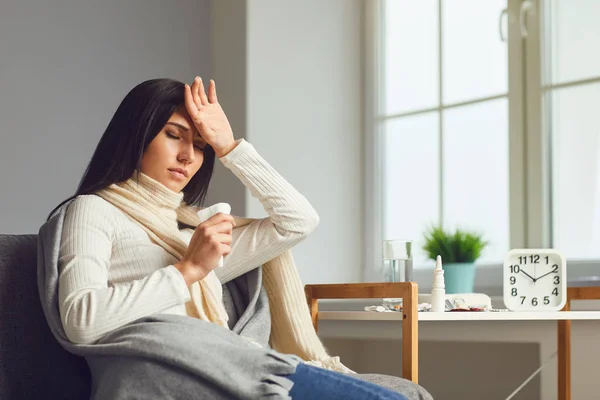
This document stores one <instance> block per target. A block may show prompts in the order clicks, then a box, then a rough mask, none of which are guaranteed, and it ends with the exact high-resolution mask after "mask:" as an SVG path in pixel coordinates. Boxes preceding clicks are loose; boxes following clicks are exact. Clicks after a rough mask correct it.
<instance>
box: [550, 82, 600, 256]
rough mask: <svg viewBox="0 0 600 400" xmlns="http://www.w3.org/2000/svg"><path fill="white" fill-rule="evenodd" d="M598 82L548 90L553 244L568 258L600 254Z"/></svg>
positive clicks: (599, 90)
mask: <svg viewBox="0 0 600 400" xmlns="http://www.w3.org/2000/svg"><path fill="white" fill-rule="evenodd" d="M598 104H600V84H593V85H586V86H578V87H570V88H564V89H560V90H555V91H554V93H553V94H552V116H553V118H552V136H553V161H552V167H553V168H552V172H553V174H552V175H553V179H552V187H553V197H552V205H553V236H554V237H553V239H554V242H553V245H554V246H555V247H556V248H558V249H560V250H561V251H562V252H563V253H564V254H565V256H566V257H569V258H591V257H595V258H598V257H600V130H599V129H598Z"/></svg>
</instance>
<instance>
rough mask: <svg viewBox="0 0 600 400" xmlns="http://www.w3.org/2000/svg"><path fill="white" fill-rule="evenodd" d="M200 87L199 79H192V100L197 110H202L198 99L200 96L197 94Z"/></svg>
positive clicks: (200, 101)
mask: <svg viewBox="0 0 600 400" xmlns="http://www.w3.org/2000/svg"><path fill="white" fill-rule="evenodd" d="M199 86H200V77H198V76H197V77H195V78H194V83H192V98H193V99H194V104H196V108H197V109H198V110H199V109H200V108H202V100H201V99H200V95H199V93H198V87H199Z"/></svg>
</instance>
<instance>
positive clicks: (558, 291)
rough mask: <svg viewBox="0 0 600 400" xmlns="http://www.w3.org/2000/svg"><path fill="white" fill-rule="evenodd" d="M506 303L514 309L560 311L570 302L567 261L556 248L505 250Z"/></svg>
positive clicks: (504, 285)
mask: <svg viewBox="0 0 600 400" xmlns="http://www.w3.org/2000/svg"><path fill="white" fill-rule="evenodd" d="M503 287H504V296H503V298H504V305H505V306H506V308H508V309H509V310H512V311H559V310H561V309H562V308H563V307H564V305H565V303H566V302H567V263H566V261H565V258H564V257H563V255H562V254H561V253H560V252H559V251H558V250H555V249H513V250H510V251H509V252H508V253H507V254H506V258H505V259H504V273H503Z"/></svg>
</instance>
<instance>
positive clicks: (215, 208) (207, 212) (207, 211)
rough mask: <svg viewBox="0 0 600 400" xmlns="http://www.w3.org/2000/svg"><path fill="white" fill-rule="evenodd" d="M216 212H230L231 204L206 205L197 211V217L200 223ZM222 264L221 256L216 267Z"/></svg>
mask: <svg viewBox="0 0 600 400" xmlns="http://www.w3.org/2000/svg"><path fill="white" fill-rule="evenodd" d="M218 213H223V214H230V213H231V206H230V205H229V204H227V203H217V204H213V205H212V206H210V207H206V208H204V209H202V210H200V211H198V218H200V223H203V222H204V221H206V220H207V219H209V218H210V217H212V216H213V215H215V214H218ZM222 266H223V257H221V259H220V260H219V264H217V267H222Z"/></svg>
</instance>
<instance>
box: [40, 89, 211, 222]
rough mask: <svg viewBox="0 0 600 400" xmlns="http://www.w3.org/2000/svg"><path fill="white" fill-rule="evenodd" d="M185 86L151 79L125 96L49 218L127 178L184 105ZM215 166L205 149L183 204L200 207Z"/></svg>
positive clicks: (209, 150) (185, 190) (137, 167)
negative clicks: (73, 188) (75, 182)
mask: <svg viewBox="0 0 600 400" xmlns="http://www.w3.org/2000/svg"><path fill="white" fill-rule="evenodd" d="M183 93H184V84H183V83H182V82H179V81H176V80H173V79H151V80H148V81H145V82H142V83H140V84H139V85H137V86H136V87H134V88H133V89H132V90H131V91H130V92H129V93H128V94H127V96H125V98H124V99H123V101H122V102H121V104H120V105H119V108H117V111H116V112H115V114H114V115H113V117H112V119H111V120H110V123H109V124H108V126H107V128H106V130H105V131H104V134H103V135H102V137H101V138H100V142H98V145H97V146H96V150H95V151H94V155H93V156H92V159H91V160H90V163H89V164H88V166H87V169H86V171H85V173H84V175H83V177H82V178H81V181H80V183H79V187H78V188H77V191H76V192H75V194H74V195H73V196H71V197H69V198H68V199H66V200H64V201H63V202H62V203H60V204H59V205H58V206H56V208H54V210H52V212H51V213H50V214H49V215H48V218H50V216H52V214H53V213H54V212H55V211H56V210H57V209H58V208H60V207H61V206H62V205H63V204H65V203H66V202H68V201H69V200H71V199H73V198H75V197H77V196H79V195H83V194H92V193H94V192H97V191H99V190H102V189H104V188H106V187H108V186H110V185H111V184H113V183H119V182H124V181H126V180H127V179H129V178H130V177H131V176H132V175H133V173H134V171H135V170H136V169H139V168H140V163H141V160H142V156H143V154H144V151H145V150H146V148H147V147H148V144H150V142H151V141H152V140H153V139H154V138H155V137H156V135H157V134H158V133H159V132H160V131H161V129H162V128H163V127H164V126H165V124H166V123H167V121H168V120H169V118H170V117H171V115H172V114H173V113H174V112H175V111H176V110H177V109H178V108H179V107H182V106H183V105H184V97H183ZM214 164H215V151H214V150H213V148H212V147H210V146H208V145H207V146H206V147H205V149H204V162H203V163H202V167H201V168H200V170H199V171H198V172H197V173H196V174H195V175H194V176H193V177H192V179H191V180H190V182H189V183H188V184H187V185H186V186H185V188H184V189H183V193H184V197H183V199H184V201H185V202H186V203H187V204H190V205H197V206H200V205H202V202H203V201H204V198H205V197H206V192H207V191H208V186H209V184H210V179H211V177H212V173H213V168H214Z"/></svg>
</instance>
